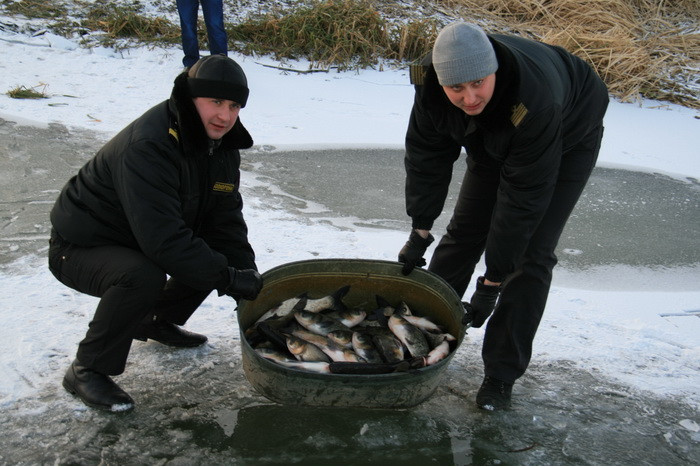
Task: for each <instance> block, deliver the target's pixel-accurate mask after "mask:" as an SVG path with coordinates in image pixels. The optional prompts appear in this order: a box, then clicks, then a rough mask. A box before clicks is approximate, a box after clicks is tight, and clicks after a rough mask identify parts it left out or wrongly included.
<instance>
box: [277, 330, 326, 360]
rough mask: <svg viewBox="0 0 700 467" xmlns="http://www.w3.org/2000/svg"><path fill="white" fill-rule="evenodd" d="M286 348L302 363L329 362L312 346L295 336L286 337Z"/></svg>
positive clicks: (322, 353) (323, 354)
mask: <svg viewBox="0 0 700 467" xmlns="http://www.w3.org/2000/svg"><path fill="white" fill-rule="evenodd" d="M287 348H288V349H289V351H290V352H291V353H292V355H294V357H296V359H297V360H301V361H304V362H330V361H331V359H330V358H329V357H328V355H326V354H325V353H324V352H323V351H322V350H321V349H319V348H318V347H317V346H315V345H314V344H312V343H310V342H307V341H305V340H302V339H299V338H298V337H295V336H287Z"/></svg>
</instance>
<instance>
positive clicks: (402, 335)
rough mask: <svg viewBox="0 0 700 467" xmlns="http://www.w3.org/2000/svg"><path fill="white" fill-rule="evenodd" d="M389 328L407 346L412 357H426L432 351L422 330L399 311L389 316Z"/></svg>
mask: <svg viewBox="0 0 700 467" xmlns="http://www.w3.org/2000/svg"><path fill="white" fill-rule="evenodd" d="M389 329H391V332H393V333H394V335H395V336H396V337H397V338H398V339H399V340H400V341H401V343H402V344H403V345H405V346H406V348H407V349H408V351H409V352H410V354H411V356H412V357H424V356H425V355H427V354H428V352H430V346H429V345H428V342H427V341H426V340H425V336H424V335H423V333H422V332H421V330H420V329H418V328H417V327H415V326H414V325H412V324H411V323H409V322H408V321H406V319H405V318H404V317H403V316H399V314H398V313H394V314H393V315H391V316H390V317H389Z"/></svg>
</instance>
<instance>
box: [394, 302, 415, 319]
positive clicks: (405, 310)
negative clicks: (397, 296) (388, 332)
mask: <svg viewBox="0 0 700 467" xmlns="http://www.w3.org/2000/svg"><path fill="white" fill-rule="evenodd" d="M396 313H398V314H399V315H401V316H413V312H412V311H411V309H410V308H409V307H408V305H407V304H406V302H401V303H400V304H399V306H398V307H397V308H396Z"/></svg>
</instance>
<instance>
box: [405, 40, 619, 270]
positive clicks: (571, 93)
mask: <svg viewBox="0 0 700 467" xmlns="http://www.w3.org/2000/svg"><path fill="white" fill-rule="evenodd" d="M489 39H490V41H491V43H492V44H493V46H494V49H495V51H496V57H497V59H498V64H499V68H498V71H497V72H496V86H495V90H494V95H493V97H492V98H491V101H490V102H489V103H488V105H487V106H486V108H485V109H484V111H483V112H482V113H481V114H480V115H478V116H475V117H470V116H468V115H467V114H465V113H464V111H462V110H461V109H459V108H457V107H456V106H454V105H453V104H452V103H451V102H450V101H449V100H448V99H447V97H446V96H445V93H444V91H443V89H442V87H441V86H440V85H439V83H438V81H437V75H436V74H435V70H434V68H433V66H432V61H431V57H430V55H428V56H427V57H426V58H425V59H424V60H423V63H422V64H421V66H419V67H418V68H417V69H416V68H414V69H412V70H411V75H412V81H413V82H414V84H416V86H415V91H416V92H415V102H414V105H413V110H412V112H411V118H410V122H409V127H408V131H407V133H406V156H405V165H406V172H407V178H406V210H407V213H408V215H409V216H410V217H411V218H412V223H413V228H418V229H430V228H431V227H432V225H433V222H434V220H435V219H436V218H437V217H438V215H440V213H441V211H442V208H443V206H444V203H445V198H446V196H447V191H448V186H449V183H450V179H451V177H452V166H453V163H454V161H455V160H457V158H458V157H459V154H460V151H461V149H462V147H464V148H465V149H466V151H467V155H468V159H467V163H468V164H469V166H470V168H472V169H476V170H491V171H495V173H496V176H497V177H498V178H499V182H498V195H497V202H496V206H495V208H494V217H493V219H492V223H491V227H490V230H489V234H488V240H487V245H486V265H487V271H488V275H487V278H489V279H491V280H494V281H501V280H503V279H504V278H505V276H506V275H507V274H509V273H511V272H512V271H513V270H514V267H515V263H516V261H517V259H518V258H519V257H520V256H521V255H522V253H523V252H524V251H525V248H526V246H527V242H528V240H529V238H530V237H531V235H532V233H533V232H534V230H535V228H536V227H537V224H538V223H539V221H540V220H541V218H542V216H543V215H544V212H545V210H546V209H547V206H548V205H549V200H550V198H551V195H552V192H553V190H554V186H555V183H556V181H557V177H558V169H559V164H560V161H561V158H562V157H567V155H566V152H567V150H569V149H571V148H572V147H573V146H575V145H576V144H577V143H578V142H579V141H580V140H581V139H582V138H583V137H584V136H586V135H587V134H588V133H589V132H590V131H591V130H592V129H594V128H596V127H597V126H598V125H600V124H601V120H602V118H603V115H604V114H605V110H606V107H607V104H608V92H607V88H606V86H605V84H604V83H603V82H602V80H601V79H600V78H599V77H598V75H597V74H596V73H595V71H594V70H593V69H592V68H591V67H589V66H588V65H587V64H586V63H585V62H584V61H583V60H581V59H579V58H577V57H576V56H574V55H572V54H570V53H568V52H566V51H565V50H564V49H562V48H559V47H555V46H550V45H546V44H543V43H539V42H535V41H532V40H529V39H524V38H520V37H515V36H505V35H490V36H489ZM570 157H573V156H570ZM586 176H587V174H586Z"/></svg>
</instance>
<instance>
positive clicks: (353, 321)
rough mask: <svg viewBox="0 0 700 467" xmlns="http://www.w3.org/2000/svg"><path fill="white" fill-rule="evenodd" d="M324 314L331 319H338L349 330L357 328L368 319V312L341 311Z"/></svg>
mask: <svg viewBox="0 0 700 467" xmlns="http://www.w3.org/2000/svg"><path fill="white" fill-rule="evenodd" d="M323 314H324V315H326V316H328V317H330V318H333V319H337V320H338V321H340V322H341V323H343V324H344V325H346V326H347V327H349V328H351V327H353V326H357V325H358V324H360V323H361V322H362V321H363V320H364V319H365V318H366V317H367V312H366V311H363V310H340V311H331V312H329V313H323Z"/></svg>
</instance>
